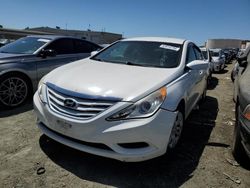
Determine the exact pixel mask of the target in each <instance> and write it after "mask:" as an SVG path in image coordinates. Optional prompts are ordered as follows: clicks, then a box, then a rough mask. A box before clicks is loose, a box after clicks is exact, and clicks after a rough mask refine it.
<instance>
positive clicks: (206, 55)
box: [200, 48, 214, 84]
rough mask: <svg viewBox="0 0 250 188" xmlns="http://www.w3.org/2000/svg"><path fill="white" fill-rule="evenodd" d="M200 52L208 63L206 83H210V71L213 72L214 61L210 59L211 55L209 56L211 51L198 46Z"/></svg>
mask: <svg viewBox="0 0 250 188" xmlns="http://www.w3.org/2000/svg"><path fill="white" fill-rule="evenodd" d="M200 50H201V52H202V54H203V57H204V58H205V60H206V61H207V63H208V66H209V68H208V78H207V80H208V84H209V83H210V81H211V79H212V73H213V69H214V68H213V67H214V62H213V60H212V57H211V52H210V51H209V49H208V48H200Z"/></svg>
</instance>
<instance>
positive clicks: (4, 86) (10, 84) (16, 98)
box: [0, 75, 29, 107]
mask: <svg viewBox="0 0 250 188" xmlns="http://www.w3.org/2000/svg"><path fill="white" fill-rule="evenodd" d="M28 94H29V90H28V84H27V81H26V79H25V78H24V77H23V76H19V75H6V76H3V77H1V78H0V103H1V104H2V105H4V106H6V107H16V106H19V105H21V104H22V103H24V102H25V101H26V99H27V98H28Z"/></svg>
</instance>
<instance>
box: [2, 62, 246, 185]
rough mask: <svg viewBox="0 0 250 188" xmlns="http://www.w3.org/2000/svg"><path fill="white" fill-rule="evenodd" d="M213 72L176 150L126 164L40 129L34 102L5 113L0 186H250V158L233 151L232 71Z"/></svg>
mask: <svg viewBox="0 0 250 188" xmlns="http://www.w3.org/2000/svg"><path fill="white" fill-rule="evenodd" d="M232 67H233V64H230V65H228V67H227V68H226V69H225V71H224V72H222V73H218V74H213V79H212V84H211V86H210V87H209V90H208V93H207V100H206V101H205V103H204V104H202V105H201V107H200V109H199V110H195V111H193V112H192V114H191V115H190V117H189V119H188V121H187V122H186V127H185V130H184V134H183V137H182V140H181V143H180V144H179V146H178V147H177V148H176V150H175V151H174V152H172V153H167V154H166V155H164V156H162V157H159V158H156V159H153V160H149V161H145V162H140V163H123V162H119V161H115V160H111V159H106V158H102V157H98V156H94V155H90V154H86V153H83V152H79V151H76V150H74V149H71V148H68V147H66V146H63V145H61V144H59V143H56V142H54V141H53V140H51V139H49V138H47V137H46V136H44V135H42V134H41V133H40V132H39V130H38V128H37V127H36V117H35V115H34V112H33V110H32V101H29V102H28V103H27V104H26V105H24V106H23V107H20V108H18V109H15V110H1V111H0V187H25V188H28V187H190V188H195V187H250V167H249V163H250V162H249V161H247V160H246V162H245V163H242V164H241V165H239V164H238V163H237V162H236V161H235V160H234V158H233V157H232V154H231V143H232V135H233V127H234V121H235V118H234V103H233V101H232V97H233V84H232V82H231V80H230V71H231V69H232Z"/></svg>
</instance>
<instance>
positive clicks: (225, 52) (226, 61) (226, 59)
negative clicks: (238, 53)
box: [223, 49, 234, 64]
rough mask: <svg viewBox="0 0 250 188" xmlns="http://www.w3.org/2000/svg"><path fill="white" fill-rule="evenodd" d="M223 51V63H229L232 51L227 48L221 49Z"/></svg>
mask: <svg viewBox="0 0 250 188" xmlns="http://www.w3.org/2000/svg"><path fill="white" fill-rule="evenodd" d="M223 53H224V55H225V63H227V64H228V63H230V62H231V61H232V58H233V54H234V53H233V51H232V50H229V49H223Z"/></svg>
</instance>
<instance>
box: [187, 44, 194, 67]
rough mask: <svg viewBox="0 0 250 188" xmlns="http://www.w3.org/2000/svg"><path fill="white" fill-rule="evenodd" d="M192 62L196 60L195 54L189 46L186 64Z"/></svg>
mask: <svg viewBox="0 0 250 188" xmlns="http://www.w3.org/2000/svg"><path fill="white" fill-rule="evenodd" d="M194 60H196V56H195V52H194V49H193V46H192V45H189V46H188V51H187V57H186V64H188V63H190V62H191V61H194Z"/></svg>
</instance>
